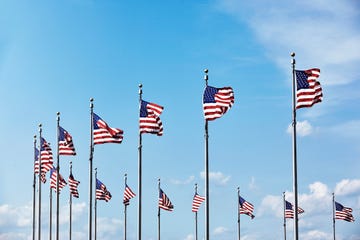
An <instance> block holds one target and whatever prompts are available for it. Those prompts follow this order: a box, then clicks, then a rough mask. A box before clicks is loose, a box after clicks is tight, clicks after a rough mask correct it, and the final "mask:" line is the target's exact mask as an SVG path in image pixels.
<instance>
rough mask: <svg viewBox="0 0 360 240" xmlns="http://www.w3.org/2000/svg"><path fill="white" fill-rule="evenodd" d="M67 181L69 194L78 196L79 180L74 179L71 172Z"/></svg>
mask: <svg viewBox="0 0 360 240" xmlns="http://www.w3.org/2000/svg"><path fill="white" fill-rule="evenodd" d="M68 183H69V189H70V193H71V195H72V196H73V197H75V198H79V192H78V189H77V188H78V186H79V184H80V181H77V180H75V178H74V176H73V174H72V173H71V174H70V176H69V179H68Z"/></svg>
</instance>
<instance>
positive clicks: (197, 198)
mask: <svg viewBox="0 0 360 240" xmlns="http://www.w3.org/2000/svg"><path fill="white" fill-rule="evenodd" d="M203 201H205V197H202V196H200V195H199V194H197V193H195V195H194V198H193V202H192V208H191V211H193V212H197V211H198V210H199V207H200V205H201V203H202V202H203Z"/></svg>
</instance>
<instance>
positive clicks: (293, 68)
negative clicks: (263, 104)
mask: <svg viewBox="0 0 360 240" xmlns="http://www.w3.org/2000/svg"><path fill="white" fill-rule="evenodd" d="M291 57H292V59H291V64H292V78H293V87H292V88H293V89H292V95H293V122H292V126H293V184H294V186H293V188H294V197H295V203H294V209H295V210H294V239H295V240H298V235H299V231H298V212H297V209H298V192H297V190H298V189H297V151H296V87H295V86H296V85H295V84H296V80H295V58H294V57H295V53H294V52H293V53H291Z"/></svg>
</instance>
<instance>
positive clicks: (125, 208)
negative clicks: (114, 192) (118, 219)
mask: <svg viewBox="0 0 360 240" xmlns="http://www.w3.org/2000/svg"><path fill="white" fill-rule="evenodd" d="M124 181H125V187H126V182H127V174H126V173H125V175H124ZM126 210H127V204H125V203H124V240H126Z"/></svg>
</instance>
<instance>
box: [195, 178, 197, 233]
mask: <svg viewBox="0 0 360 240" xmlns="http://www.w3.org/2000/svg"><path fill="white" fill-rule="evenodd" d="M196 194H197V183H195V195H196ZM195 240H198V216H197V211H196V212H195Z"/></svg>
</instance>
